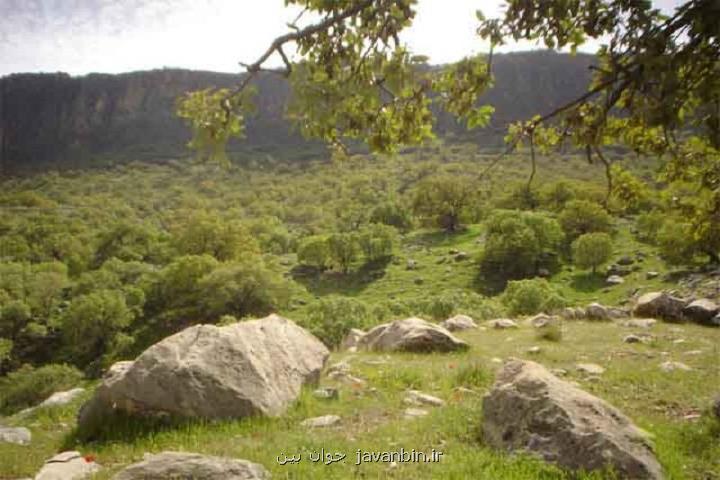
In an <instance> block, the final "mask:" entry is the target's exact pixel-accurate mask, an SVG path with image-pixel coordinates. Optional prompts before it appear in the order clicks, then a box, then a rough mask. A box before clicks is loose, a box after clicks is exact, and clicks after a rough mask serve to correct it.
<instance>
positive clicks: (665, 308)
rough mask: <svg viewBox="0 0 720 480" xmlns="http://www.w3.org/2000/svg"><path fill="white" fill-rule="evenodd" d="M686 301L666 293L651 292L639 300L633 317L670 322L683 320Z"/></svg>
mask: <svg viewBox="0 0 720 480" xmlns="http://www.w3.org/2000/svg"><path fill="white" fill-rule="evenodd" d="M683 308H685V301H684V300H682V299H680V298H677V297H673V296H672V295H668V294H667V293H665V292H651V293H646V294H645V295H643V296H641V297H640V298H638V301H637V303H636V304H635V308H634V309H633V315H635V316H636V317H645V318H661V319H663V320H668V321H679V320H681V319H682V311H683Z"/></svg>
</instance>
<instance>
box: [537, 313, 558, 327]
mask: <svg viewBox="0 0 720 480" xmlns="http://www.w3.org/2000/svg"><path fill="white" fill-rule="evenodd" d="M559 323H560V319H559V318H558V317H555V316H551V315H546V314H544V313H540V314H538V315H535V316H534V317H532V318H531V319H530V325H532V326H533V327H535V328H545V327H549V326H551V325H558V324H559Z"/></svg>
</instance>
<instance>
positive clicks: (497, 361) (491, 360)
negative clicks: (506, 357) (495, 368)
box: [490, 357, 503, 364]
mask: <svg viewBox="0 0 720 480" xmlns="http://www.w3.org/2000/svg"><path fill="white" fill-rule="evenodd" d="M490 362H491V363H498V364H500V363H503V361H502V358H498V357H493V358H491V359H490Z"/></svg>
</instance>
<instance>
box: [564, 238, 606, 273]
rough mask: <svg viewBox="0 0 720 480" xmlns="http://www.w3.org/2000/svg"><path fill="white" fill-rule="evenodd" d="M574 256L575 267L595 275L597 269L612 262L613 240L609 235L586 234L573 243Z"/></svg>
mask: <svg viewBox="0 0 720 480" xmlns="http://www.w3.org/2000/svg"><path fill="white" fill-rule="evenodd" d="M572 255H573V262H575V265H577V266H578V267H580V268H591V269H592V273H595V272H596V271H597V267H599V266H600V265H602V264H603V263H605V262H607V261H608V260H610V256H611V255H612V239H611V238H610V235H608V234H607V233H586V234H585V235H581V236H580V237H578V239H577V240H575V241H574V242H573V244H572Z"/></svg>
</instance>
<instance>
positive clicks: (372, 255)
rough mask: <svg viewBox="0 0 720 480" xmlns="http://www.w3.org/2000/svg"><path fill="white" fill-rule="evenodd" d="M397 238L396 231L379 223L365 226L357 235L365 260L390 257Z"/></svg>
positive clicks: (373, 260)
mask: <svg viewBox="0 0 720 480" xmlns="http://www.w3.org/2000/svg"><path fill="white" fill-rule="evenodd" d="M396 239H397V231H396V230H395V228H394V227H389V226H387V225H383V224H380V223H373V224H370V225H367V226H365V227H364V228H363V229H362V230H361V231H360V234H359V236H358V243H359V244H360V249H361V250H362V251H363V255H365V261H367V262H375V261H378V260H382V259H387V258H390V257H392V255H393V249H394V248H395V243H396V241H397V240H396Z"/></svg>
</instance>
